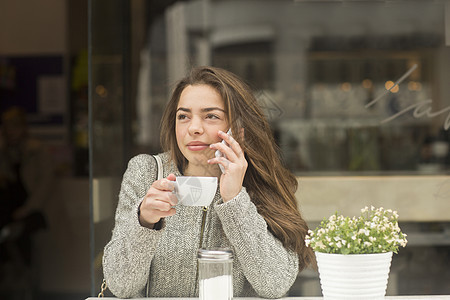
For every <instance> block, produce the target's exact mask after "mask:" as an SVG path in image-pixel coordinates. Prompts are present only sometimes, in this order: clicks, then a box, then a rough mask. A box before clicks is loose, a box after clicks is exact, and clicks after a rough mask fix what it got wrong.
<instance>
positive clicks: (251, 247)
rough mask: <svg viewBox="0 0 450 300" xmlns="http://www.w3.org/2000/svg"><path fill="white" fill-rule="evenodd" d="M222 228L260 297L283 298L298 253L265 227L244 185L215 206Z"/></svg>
mask: <svg viewBox="0 0 450 300" xmlns="http://www.w3.org/2000/svg"><path fill="white" fill-rule="evenodd" d="M215 209H216V211H217V214H218V216H219V219H220V221H221V223H222V227H223V230H224V232H225V234H226V236H227V238H228V239H229V240H230V242H231V244H232V245H233V248H234V251H235V257H236V258H235V259H238V261H239V263H240V265H241V266H242V270H243V272H244V275H245V277H246V278H247V280H248V281H249V282H250V284H251V285H252V287H253V289H254V290H255V291H256V292H257V293H258V295H259V296H260V297H264V298H280V297H283V296H284V295H285V294H286V293H287V292H288V290H289V288H290V287H291V286H292V284H293V283H294V281H295V279H296V278H297V274H298V268H299V265H298V256H297V254H296V253H295V252H293V251H290V250H287V249H286V248H284V246H283V245H282V243H281V241H279V240H278V239H277V238H275V237H274V236H273V235H272V233H271V232H269V230H268V228H267V223H266V221H265V220H264V218H263V217H262V216H261V215H260V214H259V213H258V212H257V210H256V206H255V205H254V204H253V203H252V202H251V200H250V196H249V195H248V193H247V191H246V189H245V188H244V187H243V188H242V190H241V192H240V193H239V194H238V195H237V196H236V197H235V198H233V199H231V200H230V201H228V202H226V203H222V204H217V205H216V207H215Z"/></svg>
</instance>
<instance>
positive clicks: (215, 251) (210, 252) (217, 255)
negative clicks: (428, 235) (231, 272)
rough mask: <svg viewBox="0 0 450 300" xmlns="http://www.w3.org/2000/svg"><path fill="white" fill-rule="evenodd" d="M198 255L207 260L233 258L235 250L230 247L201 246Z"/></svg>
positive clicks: (199, 257)
mask: <svg viewBox="0 0 450 300" xmlns="http://www.w3.org/2000/svg"><path fill="white" fill-rule="evenodd" d="M197 257H198V259H206V260H230V259H233V251H232V250H231V249H229V248H201V249H198V252H197Z"/></svg>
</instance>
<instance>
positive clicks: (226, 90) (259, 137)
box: [161, 67, 315, 270]
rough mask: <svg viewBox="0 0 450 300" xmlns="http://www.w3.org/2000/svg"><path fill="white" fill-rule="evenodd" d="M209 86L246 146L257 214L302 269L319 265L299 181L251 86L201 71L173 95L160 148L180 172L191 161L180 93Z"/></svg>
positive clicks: (247, 184)
mask: <svg viewBox="0 0 450 300" xmlns="http://www.w3.org/2000/svg"><path fill="white" fill-rule="evenodd" d="M198 84H206V85H209V86H211V87H213V88H214V89H216V91H217V92H218V93H219V94H220V95H221V97H222V99H223V100H224V107H225V109H226V113H227V119H228V123H229V124H230V127H231V131H232V132H233V133H238V132H241V128H244V135H245V136H241V135H237V134H234V135H233V137H234V138H235V139H236V140H237V142H238V143H239V144H240V145H241V147H242V149H243V150H244V153H245V158H246V159H247V162H248V167H247V172H246V174H245V177H244V183H243V185H244V186H245V187H246V189H247V192H248V194H249V195H250V198H251V200H252V202H253V203H254V204H255V206H256V208H257V210H258V213H259V214H261V215H262V216H263V217H264V219H265V220H266V222H267V225H268V228H269V230H270V232H272V234H273V235H274V236H275V237H277V238H278V239H279V240H280V241H281V242H282V243H283V245H284V247H286V248H288V249H291V250H293V251H295V252H296V253H297V254H298V257H299V263H300V264H299V265H300V270H302V269H303V268H305V267H307V266H308V265H312V267H314V266H315V258H314V253H313V251H312V250H311V248H308V247H306V246H305V242H304V240H305V235H306V234H307V231H308V225H307V224H306V222H305V220H304V219H303V218H302V216H301V213H300V212H299V210H298V206H297V201H296V198H295V191H296V190H297V186H298V182H297V179H296V178H295V176H294V175H293V174H292V173H291V172H290V171H289V170H287V169H286V168H285V167H284V166H283V165H282V163H281V159H280V157H279V155H278V153H280V151H279V149H278V147H277V145H276V143H275V141H274V138H273V135H272V132H271V129H270V126H269V123H268V122H267V120H266V117H265V115H264V113H263V111H262V110H261V108H260V106H259V105H258V103H257V100H256V98H255V97H254V95H253V93H252V90H251V89H250V87H249V86H248V85H247V84H245V83H244V82H243V81H242V80H241V79H240V78H239V77H237V76H236V75H234V74H233V73H231V72H229V71H226V70H223V69H220V68H215V67H197V68H194V69H192V70H191V72H190V74H189V75H188V76H187V77H185V78H183V79H182V80H180V81H179V82H178V84H177V85H176V86H175V89H174V90H173V93H172V97H171V98H170V100H169V102H168V103H167V106H166V109H165V111H164V114H163V116H162V120H161V145H162V148H163V150H164V151H169V152H170V153H171V155H172V159H173V160H174V162H175V163H176V165H177V166H178V168H179V169H180V171H181V172H183V171H184V169H185V167H186V166H187V160H186V158H185V157H184V156H183V154H182V153H181V151H180V150H179V148H178V146H177V141H176V136H175V117H176V110H177V106H178V102H179V99H180V95H181V92H182V91H183V90H184V88H186V87H187V86H189V85H198Z"/></svg>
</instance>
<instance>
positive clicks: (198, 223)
mask: <svg viewBox="0 0 450 300" xmlns="http://www.w3.org/2000/svg"><path fill="white" fill-rule="evenodd" d="M229 129H231V132H232V135H229V134H227V133H226V132H227V131H228V130H229ZM222 140H225V142H226V143H227V144H228V145H225V144H224V143H222ZM161 142H162V146H163V149H164V150H165V152H164V153H163V154H160V155H159V157H160V158H161V159H162V161H163V170H162V171H163V174H164V176H163V177H164V178H163V179H160V180H156V178H157V175H156V174H157V164H156V161H155V158H154V157H152V156H150V155H138V156H136V157H134V158H133V159H131V160H130V162H129V165H128V168H127V171H126V172H125V174H124V177H123V181H122V187H121V191H120V195H119V204H118V207H117V212H116V224H115V228H114V230H113V235H112V239H111V241H110V242H109V243H108V244H107V245H106V247H105V251H104V257H103V267H104V275H105V279H106V282H107V284H108V286H109V288H110V290H111V291H112V293H113V294H114V295H116V296H117V297H121V298H131V297H143V296H145V295H146V294H147V295H148V296H153V297H195V296H198V282H197V250H198V248H199V247H229V248H231V249H232V250H233V252H234V256H235V258H234V262H233V270H234V271H233V284H234V288H233V289H234V296H238V297H239V296H240V297H243V296H260V297H264V298H279V297H282V296H283V295H285V294H286V292H287V291H288V290H289V288H290V287H291V286H292V284H293V282H294V280H295V279H296V277H297V274H298V272H299V270H302V269H303V268H305V267H307V266H308V265H309V264H311V263H313V262H314V256H313V255H314V254H313V253H312V252H311V250H310V249H309V248H306V247H305V243H304V237H305V235H306V233H307V230H308V227H307V225H306V222H305V221H304V220H303V218H302V217H301V214H300V212H299V210H298V208H297V204H296V199H295V196H294V193H295V191H296V189H297V181H296V179H295V177H294V176H293V175H292V174H291V173H290V172H289V171H288V170H287V169H285V168H284V167H283V166H282V164H281V162H280V158H279V156H278V149H277V148H276V145H275V143H274V140H273V137H272V135H271V131H270V128H269V125H268V123H267V121H266V119H265V116H264V115H263V112H262V111H261V109H260V108H259V106H258V104H257V101H256V99H255V97H254V96H253V94H252V92H251V90H250V89H249V87H248V86H247V85H245V84H244V83H243V82H242V81H241V80H240V79H239V78H238V77H237V76H235V75H234V74H232V73H230V72H228V71H225V70H223V69H219V68H213V67H200V68H195V69H193V70H192V71H191V73H190V74H189V76H187V77H186V78H184V79H183V80H181V81H180V82H179V83H178V84H177V86H176V87H175V90H174V92H173V94H172V97H171V99H170V101H169V102H168V104H167V107H166V109H165V112H164V115H163V118H162V121H161ZM216 150H220V151H221V152H222V153H223V154H224V155H225V156H223V157H215V151H216ZM219 165H221V166H222V168H223V170H224V171H223V172H222V171H221V169H220V168H219ZM181 175H184V176H217V177H218V178H219V186H218V189H217V192H216V195H215V197H214V200H213V201H212V203H211V205H210V206H209V207H205V208H202V207H195V206H183V205H180V204H178V201H177V199H176V197H175V195H174V194H173V193H172V191H173V189H174V185H173V181H174V180H175V178H176V176H181Z"/></svg>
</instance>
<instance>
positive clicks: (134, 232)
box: [103, 155, 164, 298]
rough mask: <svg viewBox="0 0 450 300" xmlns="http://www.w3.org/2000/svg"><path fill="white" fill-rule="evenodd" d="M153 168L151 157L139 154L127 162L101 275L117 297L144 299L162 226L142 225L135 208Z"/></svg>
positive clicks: (148, 184)
mask: <svg viewBox="0 0 450 300" xmlns="http://www.w3.org/2000/svg"><path fill="white" fill-rule="evenodd" d="M156 168H157V167H156V163H155V161H154V159H153V158H152V157H151V156H149V155H138V156H136V157H134V158H132V159H131V160H130V162H129V163H128V168H127V170H126V172H125V174H124V176H123V180H122V185H121V189H120V193H119V203H118V205H117V210H116V217H115V226H114V229H113V232H112V238H111V241H110V242H109V243H108V244H107V245H106V246H105V249H104V254H103V273H104V276H105V279H106V282H107V284H108V287H109V289H110V290H111V292H112V293H113V294H114V295H115V296H116V297H120V298H132V297H142V296H144V291H145V286H146V284H147V279H148V276H149V271H150V264H151V260H152V258H153V255H154V252H155V249H156V247H157V244H158V241H159V239H160V237H161V235H162V233H163V231H164V225H163V228H162V229H161V230H152V229H148V228H145V227H143V226H141V225H140V223H139V219H138V208H139V205H140V203H141V201H142V199H143V197H144V196H145V194H146V193H147V190H148V188H150V185H151V183H152V182H153V181H154V180H155V178H156ZM163 224H164V222H163Z"/></svg>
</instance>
